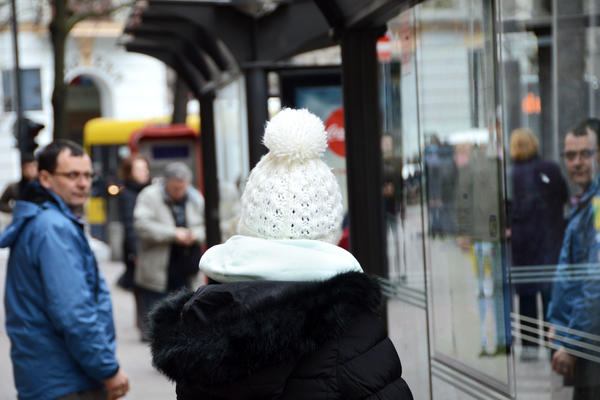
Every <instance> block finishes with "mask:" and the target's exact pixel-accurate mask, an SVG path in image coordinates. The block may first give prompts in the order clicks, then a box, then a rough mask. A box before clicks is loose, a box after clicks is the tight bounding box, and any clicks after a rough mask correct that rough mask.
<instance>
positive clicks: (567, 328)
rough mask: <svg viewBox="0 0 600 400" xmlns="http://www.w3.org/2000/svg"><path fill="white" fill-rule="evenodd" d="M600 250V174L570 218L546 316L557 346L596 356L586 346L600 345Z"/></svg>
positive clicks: (595, 353)
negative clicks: (552, 329)
mask: <svg viewBox="0 0 600 400" xmlns="http://www.w3.org/2000/svg"><path fill="white" fill-rule="evenodd" d="M599 250H600V175H598V176H597V177H596V179H594V181H593V182H592V184H591V185H590V187H589V188H588V189H587V191H586V192H585V193H584V195H583V197H582V198H581V200H580V201H579V202H578V204H577V206H575V207H574V208H573V209H572V210H571V212H570V214H569V216H568V226H567V229H566V231H565V235H564V239H563V243H562V248H561V250H560V257H559V260H558V267H557V269H556V273H555V275H554V283H553V285H552V300H551V301H550V304H549V307H548V313H547V317H548V320H549V321H550V322H551V323H552V324H554V327H555V329H556V336H555V339H554V342H555V343H557V344H558V345H562V346H565V347H567V348H570V349H572V350H574V351H579V352H581V353H583V355H584V356H585V355H586V354H587V355H593V356H595V357H598V355H599V354H598V350H597V349H594V350H593V349H592V348H590V347H589V346H587V344H593V345H596V346H598V345H599V344H600V343H599V342H598V338H599V336H597V335H599V334H600V281H599V280H598V273H599V265H600V264H599V257H598V256H599V253H598V251H599Z"/></svg>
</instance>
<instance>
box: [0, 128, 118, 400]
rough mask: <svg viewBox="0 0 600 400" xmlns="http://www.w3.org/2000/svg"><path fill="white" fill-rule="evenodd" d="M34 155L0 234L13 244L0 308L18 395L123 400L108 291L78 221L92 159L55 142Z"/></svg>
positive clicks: (2, 242) (44, 399)
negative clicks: (31, 174)
mask: <svg viewBox="0 0 600 400" xmlns="http://www.w3.org/2000/svg"><path fill="white" fill-rule="evenodd" d="M37 158H38V163H39V183H38V182H35V183H33V184H31V185H28V187H27V189H26V190H25V193H24V194H23V196H22V199H21V200H18V201H17V202H16V205H15V210H14V212H13V220H12V222H11V224H10V225H9V226H8V227H7V228H6V230H5V231H4V232H3V233H2V235H1V236H0V247H10V256H9V259H8V269H7V272H6V291H5V295H4V305H5V310H6V332H7V333H8V336H9V338H10V341H11V352H10V355H11V359H12V365H13V375H14V380H15V385H16V388H17V391H18V397H19V399H21V400H28V399H31V400H34V399H35V400H55V399H59V400H67V399H89V400H96V399H97V400H106V399H109V400H112V399H117V398H120V397H123V396H125V394H126V393H127V392H128V390H129V379H128V377H127V376H126V375H125V374H124V373H123V371H122V370H121V369H120V367H119V362H118V361H117V358H116V355H115V352H116V338H115V327H114V322H113V315H112V306H111V300H110V293H109V291H108V287H107V285H106V282H105V281H104V277H103V275H102V272H101V271H100V270H99V268H98V265H97V263H96V259H95V257H94V254H93V253H92V250H91V248H90V245H89V243H88V240H87V238H86V236H85V234H84V230H83V223H82V221H81V212H82V208H83V205H84V203H85V202H86V200H87V199H88V197H89V194H90V188H91V185H92V177H93V173H92V163H91V160H90V157H89V156H88V155H87V154H86V153H85V152H84V150H83V149H82V148H81V146H79V145H78V144H76V143H73V142H71V141H66V140H57V141H55V142H53V143H50V144H49V145H48V146H46V147H45V148H43V149H42V150H40V152H39V153H38V156H37Z"/></svg>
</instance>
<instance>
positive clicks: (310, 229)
mask: <svg viewBox="0 0 600 400" xmlns="http://www.w3.org/2000/svg"><path fill="white" fill-rule="evenodd" d="M263 142H264V144H265V146H267V148H268V149H269V152H268V153H267V154H266V155H264V156H263V157H262V158H261V160H260V161H259V162H258V164H256V166H255V167H254V169H253V170H252V172H251V173H250V176H249V177H248V182H247V183H246V186H245V189H244V193H243V195H242V205H241V208H242V209H241V216H240V221H239V224H238V232H239V233H240V234H241V235H247V236H254V237H261V238H266V239H315V240H323V241H326V242H330V243H337V240H338V239H339V233H340V229H341V228H340V227H341V221H342V213H343V207H342V195H341V192H340V188H339V185H338V183H337V180H336V178H335V176H334V175H333V173H332V172H331V169H330V168H329V167H328V166H327V164H325V163H324V162H323V161H322V160H321V157H322V155H323V153H324V152H325V150H326V148H327V133H326V132H325V126H324V125H323V122H322V121H321V120H320V119H319V117H317V116H316V115H314V114H312V113H310V112H309V111H308V110H305V109H302V110H295V109H290V108H285V109H283V110H281V111H280V112H279V113H278V114H277V115H275V116H274V117H273V118H272V119H271V121H269V122H268V123H267V126H266V128H265V134H264V137H263Z"/></svg>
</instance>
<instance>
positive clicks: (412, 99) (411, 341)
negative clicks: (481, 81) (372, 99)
mask: <svg viewBox="0 0 600 400" xmlns="http://www.w3.org/2000/svg"><path fill="white" fill-rule="evenodd" d="M414 22H415V21H414V12H413V11H412V10H411V11H407V12H405V13H402V14H400V15H399V16H397V17H396V18H393V19H392V20H390V21H388V24H387V25H388V31H387V33H386V34H385V36H384V37H382V38H380V39H379V41H378V42H377V54H378V59H379V63H380V66H379V71H380V85H381V90H380V94H381V110H382V112H381V117H382V125H381V126H382V128H383V129H382V130H383V135H382V140H381V151H382V160H383V187H382V196H383V202H384V208H385V210H384V211H385V228H386V235H387V240H386V243H387V263H388V271H389V275H388V278H389V279H388V280H387V281H386V283H387V285H386V288H388V292H387V293H388V295H389V297H391V299H390V300H389V301H388V321H389V324H388V329H389V335H390V338H391V339H392V340H393V342H394V344H395V346H396V347H397V348H398V349H399V352H400V356H401V359H402V363H403V365H405V366H407V365H410V366H411V368H405V369H404V371H403V376H404V379H406V381H407V382H408V383H409V385H410V387H411V390H412V392H413V394H414V395H415V398H416V399H428V398H430V383H429V376H428V374H427V373H426V371H428V370H429V352H428V346H429V341H428V335H425V334H419V335H407V334H406V332H407V330H406V321H411V322H410V324H411V326H412V327H413V328H414V329H415V331H417V332H420V333H421V332H423V333H425V332H426V331H427V314H426V308H427V295H426V291H425V279H424V276H425V260H424V258H423V249H424V247H423V222H422V221H423V203H422V197H421V184H420V182H421V147H422V146H421V143H420V135H419V116H418V107H417V105H418V103H417V101H416V99H417V98H418V93H417V69H416V57H415V40H414V38H415V23H414Z"/></svg>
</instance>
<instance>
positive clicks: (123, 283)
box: [117, 154, 150, 290]
mask: <svg viewBox="0 0 600 400" xmlns="http://www.w3.org/2000/svg"><path fill="white" fill-rule="evenodd" d="M120 176H121V179H122V181H123V188H122V189H121V191H120V192H119V217H120V219H121V222H122V223H123V228H124V240H123V260H124V261H125V272H124V273H123V275H121V276H120V277H119V280H118V281H117V284H118V285H119V286H120V287H122V288H123V289H127V290H133V288H134V284H133V271H134V267H135V258H136V256H137V249H138V238H137V235H136V233H135V229H134V227H133V209H134V207H135V200H136V198H137V196H138V193H139V192H140V191H141V190H142V189H143V188H145V187H146V186H148V184H149V183H150V165H149V164H148V160H147V159H146V157H144V156H142V155H140V154H134V155H131V156H129V157H127V158H125V159H124V160H123V161H122V163H121V170H120Z"/></svg>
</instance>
